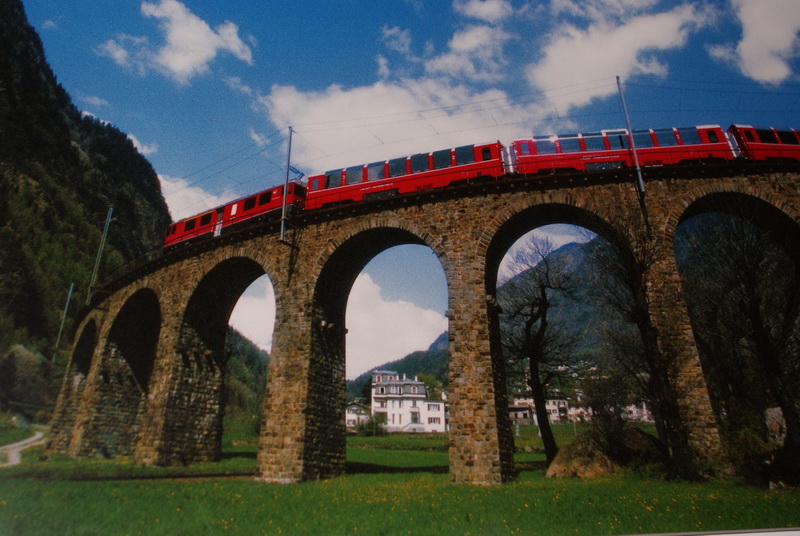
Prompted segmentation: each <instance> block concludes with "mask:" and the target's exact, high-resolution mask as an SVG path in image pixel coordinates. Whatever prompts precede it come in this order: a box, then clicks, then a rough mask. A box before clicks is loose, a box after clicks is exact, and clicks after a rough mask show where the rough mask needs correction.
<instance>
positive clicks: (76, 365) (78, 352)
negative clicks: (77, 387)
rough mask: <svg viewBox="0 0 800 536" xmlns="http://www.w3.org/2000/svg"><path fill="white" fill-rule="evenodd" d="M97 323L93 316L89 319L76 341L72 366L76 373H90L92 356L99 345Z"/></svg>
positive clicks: (86, 374)
mask: <svg viewBox="0 0 800 536" xmlns="http://www.w3.org/2000/svg"><path fill="white" fill-rule="evenodd" d="M97 335H98V329H97V323H96V322H95V320H94V319H93V318H91V319H89V320H88V321H87V322H86V323H85V324H84V326H83V329H82V330H81V334H80V336H79V337H78V339H77V342H76V343H75V348H74V350H73V351H72V367H73V369H74V372H75V373H76V374H81V375H83V377H84V378H85V377H87V376H88V375H89V368H90V367H91V365H92V356H93V355H94V352H95V347H96V346H97Z"/></svg>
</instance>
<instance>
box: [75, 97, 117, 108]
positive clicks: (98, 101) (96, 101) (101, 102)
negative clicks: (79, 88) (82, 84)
mask: <svg viewBox="0 0 800 536" xmlns="http://www.w3.org/2000/svg"><path fill="white" fill-rule="evenodd" d="M77 99H78V100H79V101H80V102H82V103H84V104H88V105H89V106H96V107H98V108H101V107H105V106H110V105H111V104H110V103H109V102H108V101H107V100H105V99H103V98H100V97H97V96H95V95H81V94H78V97H77Z"/></svg>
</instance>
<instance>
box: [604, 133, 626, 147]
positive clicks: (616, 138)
mask: <svg viewBox="0 0 800 536" xmlns="http://www.w3.org/2000/svg"><path fill="white" fill-rule="evenodd" d="M606 138H608V145H609V146H610V147H611V150H617V149H627V148H628V133H627V132H626V131H624V130H613V131H609V132H606Z"/></svg>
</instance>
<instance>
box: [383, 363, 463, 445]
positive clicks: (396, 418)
mask: <svg viewBox="0 0 800 536" xmlns="http://www.w3.org/2000/svg"><path fill="white" fill-rule="evenodd" d="M371 408H372V415H383V416H384V419H385V421H384V422H385V426H386V430H387V431H389V432H417V433H421V432H446V431H447V430H448V429H449V425H448V411H447V410H448V408H447V396H446V395H445V394H444V393H442V400H433V399H431V397H430V393H429V392H428V389H427V388H426V387H425V383H423V382H421V381H419V379H417V377H416V376H415V377H414V379H413V380H410V379H408V378H407V377H406V375H405V374H398V373H397V372H395V371H391V370H374V371H372V391H371Z"/></svg>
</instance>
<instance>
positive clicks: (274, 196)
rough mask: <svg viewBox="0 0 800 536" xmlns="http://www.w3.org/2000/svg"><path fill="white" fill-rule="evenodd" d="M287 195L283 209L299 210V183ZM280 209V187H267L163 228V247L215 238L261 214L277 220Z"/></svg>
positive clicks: (302, 199)
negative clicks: (164, 232)
mask: <svg viewBox="0 0 800 536" xmlns="http://www.w3.org/2000/svg"><path fill="white" fill-rule="evenodd" d="M288 192H289V194H288V196H287V198H286V206H287V208H288V209H290V210H293V211H295V210H297V209H302V206H303V203H304V202H305V193H306V189H305V187H304V186H303V185H302V184H298V183H296V182H290V183H289V187H288ZM282 208H283V186H277V187H275V188H270V189H269V190H264V191H263V192H259V193H257V194H254V195H250V196H247V197H243V198H241V199H237V200H236V201H232V202H230V203H228V204H226V205H223V206H221V207H217V208H215V209H213V210H209V211H207V212H203V213H202V214H198V215H197V216H192V217H191V218H186V219H183V220H180V221H178V222H175V223H173V224H172V225H170V226H169V228H168V229H167V236H166V237H165V239H164V247H167V246H173V245H175V244H178V243H181V242H184V241H186V240H191V239H195V238H198V237H203V238H208V237H211V236H218V235H220V234H221V233H222V232H223V230H224V229H227V228H228V227H230V226H233V225H237V224H239V223H242V222H244V221H247V220H250V219H252V218H256V217H259V216H262V215H265V214H270V216H272V219H278V218H280V215H281V211H282Z"/></svg>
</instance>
